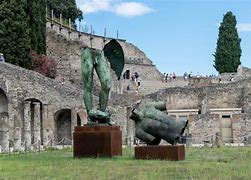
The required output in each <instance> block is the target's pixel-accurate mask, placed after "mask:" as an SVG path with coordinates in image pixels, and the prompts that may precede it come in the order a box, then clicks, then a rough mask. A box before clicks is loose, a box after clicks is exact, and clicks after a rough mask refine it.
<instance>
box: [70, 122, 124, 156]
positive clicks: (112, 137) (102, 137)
mask: <svg viewBox="0 0 251 180" xmlns="http://www.w3.org/2000/svg"><path fill="white" fill-rule="evenodd" d="M120 155H122V132H121V131H120V127H119V126H108V125H103V126H100V125H99V126H88V125H85V126H76V127H75V129H74V133H73V156H74V157H100V156H101V157H102V156H107V157H112V156H120Z"/></svg>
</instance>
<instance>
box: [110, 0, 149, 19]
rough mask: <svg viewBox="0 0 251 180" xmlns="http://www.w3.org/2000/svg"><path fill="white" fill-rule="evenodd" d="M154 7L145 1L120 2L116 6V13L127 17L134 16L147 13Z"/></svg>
mask: <svg viewBox="0 0 251 180" xmlns="http://www.w3.org/2000/svg"><path fill="white" fill-rule="evenodd" d="M152 11H153V9H151V8H150V7H148V6H147V5H145V4H143V3H138V2H125V3H121V4H118V5H117V6H116V11H115V12H116V14H118V15H121V16H125V17H133V16H140V15H143V14H147V13H150V12H152Z"/></svg>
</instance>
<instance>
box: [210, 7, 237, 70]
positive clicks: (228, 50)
mask: <svg viewBox="0 0 251 180" xmlns="http://www.w3.org/2000/svg"><path fill="white" fill-rule="evenodd" d="M236 24H237V21H236V18H235V16H234V15H233V13H232V12H231V11H229V12H227V13H226V14H225V15H224V17H223V21H222V22H221V24H220V27H219V35H218V40H217V47H216V52H215V54H213V55H214V57H215V60H214V63H215V64H214V68H215V69H216V70H217V71H218V72H219V73H224V72H236V71H237V68H238V65H240V64H241V61H240V57H241V52H242V51H241V47H240V42H241V39H240V38H239V36H238V32H237V28H236Z"/></svg>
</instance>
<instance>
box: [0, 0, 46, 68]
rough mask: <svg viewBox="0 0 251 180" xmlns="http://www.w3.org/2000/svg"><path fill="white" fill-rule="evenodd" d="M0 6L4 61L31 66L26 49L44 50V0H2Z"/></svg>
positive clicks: (0, 36)
mask: <svg viewBox="0 0 251 180" xmlns="http://www.w3.org/2000/svg"><path fill="white" fill-rule="evenodd" d="M0 9H1V11H0V44H1V46H0V52H1V53H3V54H4V56H5V59H6V62H10V63H12V64H15V65H18V66H21V67H24V68H28V69H29V68H31V65H32V62H31V58H30V51H31V50H34V51H36V52H38V53H39V54H45V53H46V40H45V38H46V37H45V33H46V29H45V28H46V13H45V12H46V3H45V0H19V1H14V0H5V1H3V2H2V3H1V4H0Z"/></svg>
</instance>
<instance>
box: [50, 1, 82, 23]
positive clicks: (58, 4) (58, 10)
mask: <svg viewBox="0 0 251 180" xmlns="http://www.w3.org/2000/svg"><path fill="white" fill-rule="evenodd" d="M47 8H48V11H49V12H51V10H53V13H54V15H55V16H56V17H59V16H60V14H62V17H63V18H64V19H69V18H70V19H71V21H72V23H73V25H74V26H75V27H76V19H79V20H80V21H81V20H82V19H83V12H82V11H81V10H80V9H78V8H77V5H76V1H75V0H50V1H47Z"/></svg>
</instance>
